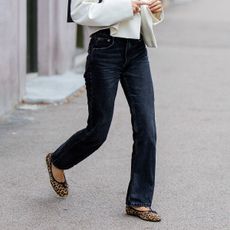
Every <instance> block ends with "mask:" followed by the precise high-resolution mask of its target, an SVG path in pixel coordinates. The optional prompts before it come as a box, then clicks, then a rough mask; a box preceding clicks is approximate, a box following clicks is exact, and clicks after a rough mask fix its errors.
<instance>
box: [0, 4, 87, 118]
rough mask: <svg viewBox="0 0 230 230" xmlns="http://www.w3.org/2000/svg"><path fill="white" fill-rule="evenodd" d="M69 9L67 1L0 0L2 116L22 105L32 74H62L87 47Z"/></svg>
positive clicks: (0, 88)
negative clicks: (26, 86) (29, 77)
mask: <svg viewBox="0 0 230 230" xmlns="http://www.w3.org/2000/svg"><path fill="white" fill-rule="evenodd" d="M66 9H67V0H0V50H1V57H0V116H1V115H3V114H4V113H7V112H9V111H10V110H12V109H13V108H14V106H15V105H16V104H17V103H18V102H20V100H21V99H22V97H23V95H24V93H25V83H26V79H27V76H28V74H31V73H33V74H35V75H37V76H41V75H43V76H44V75H45V76H50V75H53V74H62V73H64V72H65V71H67V70H68V69H70V68H72V66H73V61H74V57H75V55H76V50H77V46H78V48H84V47H86V44H85V43H84V40H85V39H84V34H85V33H84V28H83V27H81V26H78V28H77V26H76V24H74V23H66V13H67V12H66ZM77 32H78V33H77ZM86 40H87V38H86Z"/></svg>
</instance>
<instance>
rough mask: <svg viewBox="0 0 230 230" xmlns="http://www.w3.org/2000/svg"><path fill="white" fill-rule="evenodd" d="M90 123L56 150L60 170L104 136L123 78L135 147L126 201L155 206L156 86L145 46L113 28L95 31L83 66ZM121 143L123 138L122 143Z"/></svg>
mask: <svg viewBox="0 0 230 230" xmlns="http://www.w3.org/2000/svg"><path fill="white" fill-rule="evenodd" d="M84 78H85V85H86V91H87V104H88V118H87V126H86V127H85V128H84V129H81V130H79V131H77V132H76V133H75V134H73V135H72V136H71V137H70V138H69V139H68V140H67V141H66V142H65V143H63V144H62V145H61V146H60V147H59V148H58V149H57V150H56V151H55V152H54V153H53V154H52V159H51V160H52V162H53V164H54V165H55V166H56V167H58V168H60V169H69V168H71V167H73V166H74V165H76V164H78V163H79V162H81V161H82V160H84V159H85V158H86V157H88V156H89V155H90V154H92V153H93V152H94V151H95V150H97V149H98V148H99V147H100V146H101V145H102V144H103V143H104V142H105V140H106V137H107V134H108V131H109V128H110V124H111V121H112V117H113V111H114V101H115V97H116V94H117V88H118V83H119V81H120V83H121V86H122V88H123V90H124V93H125V96H126V99H127V101H128V104H129V109H130V113H131V123H132V133H133V146H132V159H131V174H130V181H129V185H128V190H127V195H126V205H133V206H151V203H152V198H153V192H154V182H155V163H156V125H155V110H154V90H153V82H152V78H151V72H150V66H149V61H148V56H147V49H146V45H145V43H144V41H143V38H142V36H141V38H140V39H129V38H118V37H112V36H110V35H109V30H108V29H104V30H100V31H99V32H96V33H94V34H92V35H91V40H90V43H89V47H88V56H87V61H86V67H85V73H84ZM118 144H119V143H118Z"/></svg>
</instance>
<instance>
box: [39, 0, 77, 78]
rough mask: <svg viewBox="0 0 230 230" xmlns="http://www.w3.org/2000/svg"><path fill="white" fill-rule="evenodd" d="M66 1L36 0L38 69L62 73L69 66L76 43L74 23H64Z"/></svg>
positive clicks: (49, 72) (42, 72) (40, 72)
mask: <svg viewBox="0 0 230 230" xmlns="http://www.w3.org/2000/svg"><path fill="white" fill-rule="evenodd" d="M66 15H67V1H63V0H49V1H47V0H39V1H38V71H39V74H40V75H52V74H62V73H63V72H65V71H66V70H67V69H69V68H70V66H71V64H72V59H73V54H74V52H75V43H76V41H75V40H76V25H75V24H74V23H68V24H67V23H66Z"/></svg>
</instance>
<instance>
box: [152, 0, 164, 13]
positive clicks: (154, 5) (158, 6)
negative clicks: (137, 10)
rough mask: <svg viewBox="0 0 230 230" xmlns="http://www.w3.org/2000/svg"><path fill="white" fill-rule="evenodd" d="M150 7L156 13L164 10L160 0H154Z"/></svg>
mask: <svg viewBox="0 0 230 230" xmlns="http://www.w3.org/2000/svg"><path fill="white" fill-rule="evenodd" d="M149 9H150V10H151V11H152V12H154V13H158V12H161V11H162V3H161V1H160V0H154V1H152V4H151V5H149Z"/></svg>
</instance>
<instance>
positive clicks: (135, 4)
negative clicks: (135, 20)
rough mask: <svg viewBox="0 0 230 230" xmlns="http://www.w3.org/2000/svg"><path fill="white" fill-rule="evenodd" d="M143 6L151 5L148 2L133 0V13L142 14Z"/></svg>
mask: <svg viewBox="0 0 230 230" xmlns="http://www.w3.org/2000/svg"><path fill="white" fill-rule="evenodd" d="M141 5H149V3H148V2H147V1H142V0H133V1H132V7H133V13H134V14H137V13H140V11H141V8H140V7H141Z"/></svg>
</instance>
